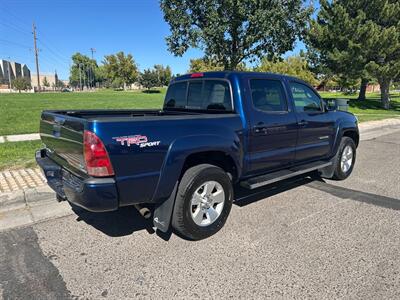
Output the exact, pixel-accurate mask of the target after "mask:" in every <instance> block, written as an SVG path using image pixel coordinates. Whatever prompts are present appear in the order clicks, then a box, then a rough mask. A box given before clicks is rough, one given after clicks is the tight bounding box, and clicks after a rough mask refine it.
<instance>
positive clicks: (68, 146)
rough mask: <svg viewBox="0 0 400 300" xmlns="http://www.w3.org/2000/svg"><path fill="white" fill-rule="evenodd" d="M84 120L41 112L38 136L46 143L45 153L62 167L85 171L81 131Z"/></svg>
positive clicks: (80, 171) (58, 113) (79, 171)
mask: <svg viewBox="0 0 400 300" xmlns="http://www.w3.org/2000/svg"><path fill="white" fill-rule="evenodd" d="M85 124H86V120H85V119H81V118H77V117H71V116H67V115H64V114H62V112H57V113H55V112H47V111H44V112H43V113H42V118H41V121H40V136H41V139H42V142H43V143H44V144H45V145H46V149H47V155H48V156H49V157H50V158H51V159H53V160H54V161H56V162H57V163H58V164H60V165H61V166H62V167H64V168H66V169H68V170H70V171H75V173H81V174H82V173H83V174H84V173H86V171H85V161H84V157H83V132H84V129H85Z"/></svg>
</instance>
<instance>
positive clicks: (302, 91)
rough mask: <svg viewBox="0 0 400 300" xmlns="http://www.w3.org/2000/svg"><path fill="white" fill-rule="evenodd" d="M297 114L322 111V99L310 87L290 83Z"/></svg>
mask: <svg viewBox="0 0 400 300" xmlns="http://www.w3.org/2000/svg"><path fill="white" fill-rule="evenodd" d="M289 86H290V90H291V92H292V96H293V100H294V104H295V107H296V111H297V112H319V111H322V105H321V104H322V103H321V98H320V97H319V96H318V95H317V94H316V93H315V92H314V91H313V90H312V89H311V88H309V87H308V86H306V85H304V84H301V83H297V82H290V83H289Z"/></svg>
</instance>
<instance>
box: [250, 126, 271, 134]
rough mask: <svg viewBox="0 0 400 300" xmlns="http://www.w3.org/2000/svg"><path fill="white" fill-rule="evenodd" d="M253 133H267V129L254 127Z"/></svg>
mask: <svg viewBox="0 0 400 300" xmlns="http://www.w3.org/2000/svg"><path fill="white" fill-rule="evenodd" d="M253 129H254V132H255V133H264V134H265V133H267V131H268V128H267V127H265V126H254V127H253Z"/></svg>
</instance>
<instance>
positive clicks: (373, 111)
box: [320, 92, 400, 122]
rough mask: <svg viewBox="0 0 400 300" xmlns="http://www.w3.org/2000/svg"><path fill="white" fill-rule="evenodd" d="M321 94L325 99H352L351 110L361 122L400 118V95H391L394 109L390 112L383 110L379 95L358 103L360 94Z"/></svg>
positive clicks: (372, 95) (373, 95) (374, 94)
mask: <svg viewBox="0 0 400 300" xmlns="http://www.w3.org/2000/svg"><path fill="white" fill-rule="evenodd" d="M320 94H321V96H322V97H323V98H343V99H350V101H349V106H350V107H349V110H350V112H352V113H353V114H355V115H356V116H357V118H358V120H359V121H360V122H365V121H372V120H381V119H387V118H396V117H400V93H396V94H391V95H390V98H391V99H392V102H391V107H392V109H390V110H386V109H383V108H382V105H381V102H380V94H379V93H369V94H367V99H366V100H365V101H357V97H358V94H354V95H343V94H342V93H327V92H321V93H320Z"/></svg>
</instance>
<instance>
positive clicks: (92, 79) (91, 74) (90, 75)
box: [89, 48, 96, 88]
mask: <svg viewBox="0 0 400 300" xmlns="http://www.w3.org/2000/svg"><path fill="white" fill-rule="evenodd" d="M90 52H92V60H93V53H94V52H96V49H95V48H90ZM89 78H90V83H91V86H90V88H92V85H94V82H93V81H94V74H93V69H92V64H90V71H89Z"/></svg>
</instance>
